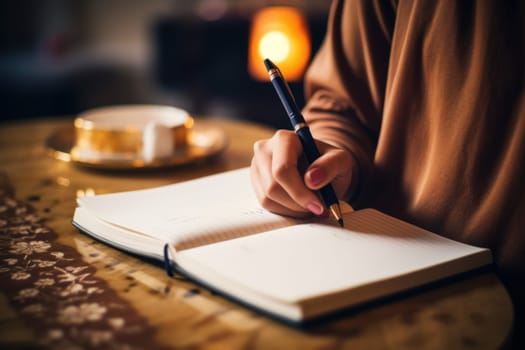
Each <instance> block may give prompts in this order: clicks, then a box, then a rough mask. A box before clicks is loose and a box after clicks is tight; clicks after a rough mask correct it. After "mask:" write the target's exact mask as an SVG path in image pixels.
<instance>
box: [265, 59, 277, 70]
mask: <svg viewBox="0 0 525 350" xmlns="http://www.w3.org/2000/svg"><path fill="white" fill-rule="evenodd" d="M264 66H265V67H266V70H270V69H272V68H275V64H273V62H272V61H270V59H269V58H265V59H264Z"/></svg>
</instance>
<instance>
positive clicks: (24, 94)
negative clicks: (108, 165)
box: [0, 0, 330, 128]
mask: <svg viewBox="0 0 525 350" xmlns="http://www.w3.org/2000/svg"><path fill="white" fill-rule="evenodd" d="M329 3H330V2H329V1H327V0H310V1H258V0H245V1H232V0H230V1H228V0H202V1H197V0H196V1H190V0H178V1H177V0H149V1H142V0H75V1H69V0H19V1H12V0H2V1H0V105H1V109H0V121H6V120H15V119H16V120H20V119H30V118H41V117H50V116H62V115H68V116H74V115H75V114H77V113H79V112H81V111H83V110H86V109H89V108H94V107H99V106H105V105H114V104H139V103H155V104H168V105H174V106H177V107H181V108H185V109H187V110H188V111H189V112H190V113H191V114H193V115H197V116H209V117H212V116H220V117H227V118H238V119H247V120H252V121H255V122H258V123H262V124H267V125H270V126H274V127H285V128H288V127H289V125H288V121H287V120H286V117H285V115H284V112H283V109H282V107H281V105H280V102H279V100H278V99H277V96H276V95H275V92H274V91H273V89H272V86H271V84H270V83H268V82H263V81H258V80H256V79H254V78H253V77H252V76H251V75H250V74H249V72H248V69H247V61H248V42H249V36H250V26H251V23H252V19H253V15H254V14H255V13H256V12H257V11H259V10H260V9H262V8H265V7H268V6H276V5H278V6H292V7H294V8H297V9H299V10H300V11H301V12H302V13H303V14H304V15H305V18H306V23H307V30H308V32H309V35H310V40H311V43H310V45H311V54H310V55H309V58H308V60H311V58H312V56H313V55H314V54H315V52H316V51H317V49H318V48H319V46H320V44H321V41H322V39H323V37H324V33H325V30H326V20H327V16H328V9H329V5H330V4H329ZM261 64H262V63H261ZM291 88H292V90H293V92H294V94H295V95H296V98H297V100H298V104H300V105H301V106H302V105H303V104H304V95H303V84H302V80H301V79H299V80H297V81H295V82H293V83H291Z"/></svg>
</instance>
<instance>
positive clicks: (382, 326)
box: [0, 119, 513, 349]
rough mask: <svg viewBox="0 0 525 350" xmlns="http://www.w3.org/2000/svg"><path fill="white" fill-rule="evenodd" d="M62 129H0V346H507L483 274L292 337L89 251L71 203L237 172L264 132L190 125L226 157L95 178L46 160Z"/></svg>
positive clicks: (491, 282) (184, 285) (506, 327)
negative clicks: (219, 133)
mask: <svg viewBox="0 0 525 350" xmlns="http://www.w3.org/2000/svg"><path fill="white" fill-rule="evenodd" d="M71 123H72V119H52V120H39V121H31V122H24V123H11V124H0V171H1V172H3V176H2V177H0V184H1V185H2V186H3V187H5V184H6V183H8V182H9V183H10V184H11V187H12V189H14V191H15V195H14V197H13V198H15V199H7V200H6V201H7V202H6V201H4V202H3V204H0V214H2V211H4V214H5V213H6V210H11V214H9V215H11V216H13V215H21V216H22V217H24V218H25V221H24V222H18V223H17V222H15V223H12V222H10V221H9V220H8V221H9V223H8V222H7V221H6V220H4V221H2V220H0V234H1V236H0V238H1V239H2V240H1V250H0V252H1V253H2V254H3V255H2V256H3V258H0V292H1V293H0V347H2V348H5V347H6V345H9V346H18V347H24V346H33V345H35V344H43V345H47V346H50V347H52V348H67V347H73V346H74V345H76V346H79V348H126V347H129V348H131V349H134V348H147V349H156V348H159V349H164V348H166V349H169V348H226V349H236V348H243V349H244V348H262V349H270V348H271V349H274V348H286V349H309V348H312V349H318V348H319V349H320V348H323V349H327V348H328V349H332V348H366V349H383V348H393V349H398V348H402V349H426V348H433V349H455V348H466V349H470V348H476V349H479V348H490V349H493V348H499V347H502V346H503V345H505V344H506V342H507V339H508V337H509V334H510V332H511V329H512V322H513V312H512V304H511V300H510V299H509V296H508V294H507V292H506V290H505V289H504V287H503V285H502V284H501V283H500V281H499V280H498V279H497V277H496V276H495V275H494V274H493V273H492V272H482V273H478V274H474V275H472V276H470V277H466V278H462V279H460V280H457V281H453V282H450V283H446V284H441V285H439V286H435V287H432V288H428V289H424V290H421V291H418V292H417V293H412V294H408V295H405V296H402V297H399V298H394V299H392V300H388V301H385V302H381V303H376V304H373V305H369V306H366V307H361V308H357V309H354V310H352V311H350V312H348V313H347V314H345V315H344V316H341V317H338V318H335V319H332V320H328V321H325V322H322V323H320V324H317V325H314V326H310V327H308V328H294V327H290V326H287V325H284V324H281V323H279V322H277V321H274V320H271V319H268V318H266V317H264V316H261V315H258V314H256V313H255V312H253V311H251V310H248V309H245V308H243V307H241V306H239V305H237V304H235V303H232V302H230V301H228V300H225V299H224V298H222V297H220V296H217V295H214V294H212V293H210V292H208V291H207V290H204V289H202V288H199V287H197V286H196V285H194V284H192V283H191V282H188V281H186V280H183V279H173V278H169V277H167V275H166V274H165V272H164V270H163V269H162V267H160V266H157V265H155V264H153V263H150V262H146V261H142V260H140V259H138V258H136V257H132V256H130V255H127V254H125V253H122V252H119V251H117V250H115V249H112V248H109V247H107V246H105V245H103V244H101V243H98V242H95V241H93V240H92V239H90V238H89V237H87V236H84V235H82V234H80V233H79V232H78V231H77V230H75V229H74V228H73V227H72V226H71V217H72V214H73V210H74V208H75V198H76V196H77V195H78V194H82V193H85V192H86V191H94V192H95V193H108V192H115V191H123V190H133V189H139V188H147V187H152V186H158V185H164V184H170V183H175V182H179V181H183V180H188V179H192V178H196V177H199V176H203V175H208V174H212V173H217V172H221V171H225V170H229V169H235V168H239V167H243V166H248V165H249V164H250V159H251V155H252V145H253V142H254V141H255V140H257V139H260V138H266V137H269V136H270V135H271V134H272V133H273V131H272V130H271V129H268V128H265V127H262V126H258V125H254V124H249V123H245V122H240V121H232V120H223V119H201V120H198V121H197V123H199V124H201V125H208V126H218V127H220V128H222V129H223V130H224V131H225V132H226V134H227V137H228V140H229V142H228V147H227V148H226V149H225V150H224V152H222V153H221V154H219V155H218V156H216V157H213V158H211V159H207V160H206V161H201V162H197V163H194V164H188V165H183V166H177V167H174V168H168V169H153V170H149V171H138V172H137V171H117V172H104V171H97V170H92V169H87V168H83V167H79V166H76V165H74V164H71V163H67V162H63V161H60V160H56V159H53V158H52V157H50V156H49V154H48V152H47V150H46V148H45V147H44V142H45V139H46V138H47V137H48V136H49V135H50V133H51V132H53V131H54V130H56V128H58V127H63V126H65V125H71ZM0 187H1V186H0ZM26 204H29V205H30V206H31V207H33V208H34V212H33V213H32V212H31V210H30V209H27V208H26ZM4 216H5V215H4ZM39 218H40V219H43V221H42V222H40V221H38V219H39ZM6 225H11V226H10V228H9V229H8V228H6V227H7V226H6ZM15 229H16V230H18V232H15V233H14V232H13V230H15ZM15 234H16V236H15ZM6 235H7V236H9V235H11V236H9V237H10V238H6V237H7V236H6ZM31 235H33V236H31ZM13 237H14V238H13ZM28 237H29V238H28Z"/></svg>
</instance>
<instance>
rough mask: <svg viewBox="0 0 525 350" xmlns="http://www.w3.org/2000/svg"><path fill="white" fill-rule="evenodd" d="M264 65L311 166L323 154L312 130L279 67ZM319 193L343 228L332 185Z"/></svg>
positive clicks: (266, 62)
mask: <svg viewBox="0 0 525 350" xmlns="http://www.w3.org/2000/svg"><path fill="white" fill-rule="evenodd" d="M264 65H265V66H266V70H267V71H268V74H269V75H270V80H271V81H272V85H273V87H274V88H275V91H277V95H279V99H280V100H281V103H282V104H283V106H284V109H285V110H286V114H288V117H289V118H290V122H291V123H292V127H293V129H294V131H295V133H296V134H297V136H299V139H300V140H301V144H302V145H303V152H304V155H305V156H306V159H307V160H308V162H309V163H310V164H311V163H313V162H314V161H315V160H316V159H317V158H319V157H320V156H321V154H320V153H319V150H318V149H317V146H316V145H315V141H314V139H313V137H312V134H311V133H310V128H309V127H308V124H306V121H305V120H304V117H303V115H302V114H301V112H300V111H299V108H298V107H297V104H296V103H295V98H294V97H293V95H292V91H291V90H290V87H289V86H288V83H287V82H286V80H285V79H284V77H283V75H282V74H281V71H280V70H279V68H277V66H276V65H275V64H274V63H273V62H272V61H270V60H269V59H267V58H266V59H265V60H264ZM319 192H320V194H321V199H322V200H323V202H324V204H325V206H326V207H327V208H328V209H329V210H330V212H331V213H332V215H333V216H334V218H335V219H336V220H337V222H338V223H339V225H340V226H341V227H343V226H344V223H343V217H342V215H341V208H340V207H339V201H338V200H337V196H336V195H335V192H334V189H333V188H332V185H331V184H328V185H326V186H324V187H323V188H321V189H320V190H319Z"/></svg>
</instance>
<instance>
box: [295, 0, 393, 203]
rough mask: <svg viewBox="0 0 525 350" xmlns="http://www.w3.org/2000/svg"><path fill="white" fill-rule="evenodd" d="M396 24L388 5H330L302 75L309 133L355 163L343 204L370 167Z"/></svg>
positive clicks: (337, 2) (339, 2) (339, 3)
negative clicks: (322, 32)
mask: <svg viewBox="0 0 525 350" xmlns="http://www.w3.org/2000/svg"><path fill="white" fill-rule="evenodd" d="M394 22H395V6H394V5H393V4H391V3H388V2H386V1H370V0H362V1H343V0H341V1H334V3H333V4H332V8H331V12H330V18H329V21H328V28H327V32H326V36H325V39H324V42H323V44H322V46H321V48H320V50H319V51H318V53H317V54H316V57H315V58H314V60H313V62H312V64H311V65H310V67H309V69H308V71H307V73H306V76H305V93H306V98H307V104H306V106H305V108H304V111H303V112H304V115H305V118H306V120H307V121H308V122H309V126H310V129H311V130H312V134H313V135H314V137H315V138H317V139H319V140H322V141H324V142H327V143H329V144H332V145H334V146H337V147H341V148H344V149H346V150H348V151H349V152H350V153H351V154H352V155H353V156H354V158H355V160H356V162H357V165H358V169H356V170H355V173H354V174H353V175H352V179H353V181H352V186H351V188H350V189H349V191H348V193H347V195H346V196H345V199H347V200H351V199H352V198H354V197H355V195H356V194H357V192H358V187H359V182H361V181H363V180H364V179H366V177H367V174H368V173H369V171H370V168H371V165H372V161H373V156H374V152H375V146H376V143H377V138H378V135H379V129H380V126H381V115H382V109H383V101H384V94H385V88H386V86H385V85H386V80H387V71H388V59H389V53H390V46H391V45H390V44H391V38H392V32H393V27H394ZM354 180H355V181H354Z"/></svg>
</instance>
